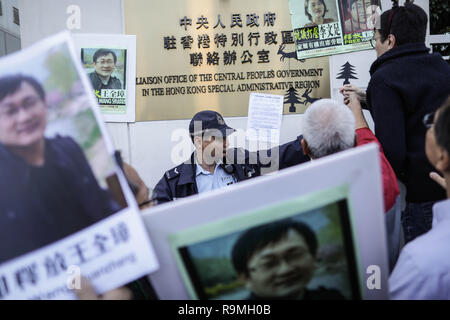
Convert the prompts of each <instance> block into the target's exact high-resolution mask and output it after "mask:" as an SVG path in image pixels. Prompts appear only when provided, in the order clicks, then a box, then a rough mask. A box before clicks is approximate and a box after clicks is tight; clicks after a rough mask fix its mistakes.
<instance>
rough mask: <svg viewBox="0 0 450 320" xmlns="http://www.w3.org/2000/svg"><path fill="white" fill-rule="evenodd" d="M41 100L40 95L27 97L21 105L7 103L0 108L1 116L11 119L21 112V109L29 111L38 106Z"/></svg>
mask: <svg viewBox="0 0 450 320" xmlns="http://www.w3.org/2000/svg"><path fill="white" fill-rule="evenodd" d="M40 101H41V100H40V99H39V98H38V97H29V98H26V99H25V100H24V101H23V102H22V103H21V104H20V105H13V104H10V105H6V106H5V107H2V108H0V117H3V118H9V119H11V118H14V117H16V116H17V115H18V114H19V112H20V109H23V110H24V111H26V112H29V111H31V110H33V109H34V108H36V107H37V106H38V105H39V102H40Z"/></svg>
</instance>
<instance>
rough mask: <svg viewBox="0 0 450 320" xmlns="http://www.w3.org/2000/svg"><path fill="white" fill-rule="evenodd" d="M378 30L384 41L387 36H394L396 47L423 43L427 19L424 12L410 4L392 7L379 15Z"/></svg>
mask: <svg viewBox="0 0 450 320" xmlns="http://www.w3.org/2000/svg"><path fill="white" fill-rule="evenodd" d="M380 22H381V24H380V29H379V30H378V31H379V32H380V34H381V36H382V41H385V40H386V38H387V37H388V35H389V34H392V35H394V36H395V43H396V45H398V46H400V45H402V44H406V43H415V42H421V43H425V35H426V31H427V23H428V17H427V14H426V13H425V11H424V10H423V9H422V8H421V7H419V6H417V5H415V4H412V3H406V4H405V6H401V7H394V8H392V9H390V10H388V11H385V12H383V14H382V15H381V21H380Z"/></svg>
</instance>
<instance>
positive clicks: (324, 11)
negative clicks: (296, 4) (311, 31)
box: [305, 0, 328, 21]
mask: <svg viewBox="0 0 450 320" xmlns="http://www.w3.org/2000/svg"><path fill="white" fill-rule="evenodd" d="M309 1H311V0H305V14H306V16H307V17H308V19H309V20H310V21H312V17H311V15H310V14H309V12H308V6H309ZM319 1H320V2H321V3H322V4H323V7H324V9H323V15H322V17H325V14H326V13H327V12H328V9H327V5H326V4H325V0H319Z"/></svg>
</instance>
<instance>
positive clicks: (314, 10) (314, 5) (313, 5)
mask: <svg viewBox="0 0 450 320" xmlns="http://www.w3.org/2000/svg"><path fill="white" fill-rule="evenodd" d="M324 11H325V7H324V5H323V3H322V1H321V0H310V1H309V3H308V12H309V14H310V15H311V17H312V18H313V19H314V18H319V17H323V15H324V13H325V12H324Z"/></svg>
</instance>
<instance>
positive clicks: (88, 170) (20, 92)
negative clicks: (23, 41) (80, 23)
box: [0, 32, 158, 299]
mask: <svg viewBox="0 0 450 320" xmlns="http://www.w3.org/2000/svg"><path fill="white" fill-rule="evenodd" d="M91 88H92V87H91V85H90V84H89V80H88V78H87V76H86V74H85V72H84V70H83V68H82V66H81V63H80V59H79V55H78V54H76V53H75V49H74V46H73V43H72V40H71V37H70V34H69V33H68V32H64V33H60V34H57V35H55V36H52V37H49V38H47V39H45V40H42V41H41V42H39V43H37V44H36V45H34V46H32V47H29V48H28V49H25V50H22V51H20V52H19V53H16V54H13V55H10V56H7V57H5V58H3V59H1V60H0V163H1V166H0V176H1V177H2V179H1V180H0V190H1V192H0V213H1V215H0V228H1V232H0V243H1V244H0V298H2V299H71V298H75V295H74V294H73V292H72V291H71V289H74V288H77V287H78V286H79V281H80V276H85V277H87V278H88V279H89V280H90V281H91V282H92V284H93V286H94V288H95V289H96V290H97V292H98V293H103V292H105V291H107V290H111V289H113V288H116V287H118V286H121V285H124V284H126V283H129V282H131V281H132V280H134V279H137V278H139V277H142V276H143V275H146V274H148V273H150V272H152V271H154V270H155V269H156V268H157V267H158V262H157V260H156V257H155V255H154V252H153V249H152V246H151V243H150V241H149V239H148V235H147V233H146V231H145V228H144V226H143V224H142V221H141V218H140V216H139V212H138V209H137V204H136V201H135V200H134V198H133V195H132V193H131V191H130V188H129V187H128V184H127V182H126V179H125V177H124V175H123V173H122V171H121V170H120V169H119V167H118V164H117V163H116V161H115V159H114V156H113V153H114V149H113V147H112V143H111V141H110V139H109V137H108V135H107V130H106V128H105V124H104V122H103V121H102V118H101V114H100V109H99V108H98V105H97V102H96V100H95V97H94V95H93V94H92V92H91Z"/></svg>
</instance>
